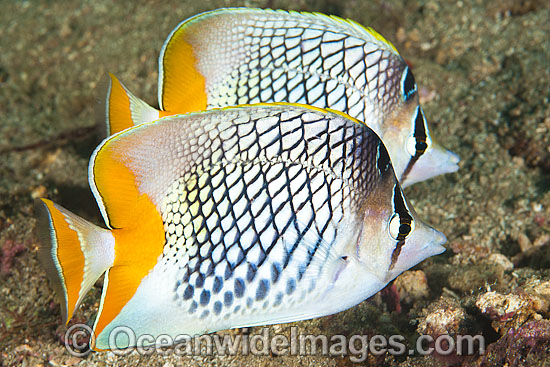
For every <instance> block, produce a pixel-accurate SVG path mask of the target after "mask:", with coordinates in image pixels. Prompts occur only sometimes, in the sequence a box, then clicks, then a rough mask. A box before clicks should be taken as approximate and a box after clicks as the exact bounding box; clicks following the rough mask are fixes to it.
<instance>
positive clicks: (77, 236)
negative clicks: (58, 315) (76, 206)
mask: <svg viewBox="0 0 550 367" xmlns="http://www.w3.org/2000/svg"><path fill="white" fill-rule="evenodd" d="M37 211H38V235H39V237H40V240H41V243H42V246H41V248H40V255H39V258H40V261H41V262H42V265H43V267H44V269H45V270H46V275H47V277H48V279H49V280H50V283H51V284H52V286H53V288H54V290H55V292H56V294H57V296H58V298H59V299H60V303H61V309H62V316H63V321H64V322H68V320H70V319H71V317H72V316H73V313H74V312H75V310H76V309H77V307H78V305H79V304H80V302H81V301H82V299H83V298H84V296H85V295H86V293H88V291H89V290H90V288H91V287H92V286H93V285H94V283H95V282H96V281H97V279H98V278H99V277H100V276H101V275H102V274H103V273H104V272H105V271H106V270H107V269H108V268H109V267H111V266H112V265H113V261H114V256H115V250H114V243H115V241H114V237H113V235H112V234H111V231H109V230H106V229H103V228H100V227H98V226H96V225H94V224H92V223H90V222H88V221H86V220H84V219H82V218H80V217H79V216H77V215H76V214H73V213H71V212H69V211H68V210H66V209H64V208H63V207H61V206H59V205H57V204H55V203H54V202H52V201H50V200H47V199H41V201H39V202H38V204H37Z"/></svg>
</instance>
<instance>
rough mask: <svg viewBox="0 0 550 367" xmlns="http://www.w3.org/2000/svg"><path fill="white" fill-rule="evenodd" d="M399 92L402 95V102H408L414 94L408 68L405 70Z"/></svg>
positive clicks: (414, 86)
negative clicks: (400, 91)
mask: <svg viewBox="0 0 550 367" xmlns="http://www.w3.org/2000/svg"><path fill="white" fill-rule="evenodd" d="M401 90H402V93H403V100H405V101H408V100H409V99H410V98H411V97H412V95H413V94H415V93H416V90H417V88H416V82H415V80H414V76H413V74H412V72H411V69H410V68H409V67H408V66H407V68H406V69H405V73H404V77H403V84H402V85H401Z"/></svg>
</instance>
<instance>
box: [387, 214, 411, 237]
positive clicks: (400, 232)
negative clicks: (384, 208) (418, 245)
mask: <svg viewBox="0 0 550 367" xmlns="http://www.w3.org/2000/svg"><path fill="white" fill-rule="evenodd" d="M388 230H389V234H390V237H391V238H393V239H394V240H395V241H403V240H405V239H406V238H407V237H408V236H409V235H410V234H411V233H412V232H413V231H414V219H412V218H411V219H410V220H409V219H408V218H405V220H401V217H400V216H399V214H398V213H394V214H393V215H392V216H391V218H390V223H389V225H388Z"/></svg>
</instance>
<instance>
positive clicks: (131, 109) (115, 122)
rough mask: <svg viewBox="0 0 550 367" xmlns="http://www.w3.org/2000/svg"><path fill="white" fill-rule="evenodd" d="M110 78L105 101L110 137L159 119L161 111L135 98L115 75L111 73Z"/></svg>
mask: <svg viewBox="0 0 550 367" xmlns="http://www.w3.org/2000/svg"><path fill="white" fill-rule="evenodd" d="M109 77H110V81H109V88H108V90H107V98H106V101H105V104H106V110H107V111H106V122H107V132H108V133H109V135H113V134H116V133H118V132H119V131H122V130H124V129H127V128H129V127H131V126H134V125H139V124H141V123H144V122H149V121H154V120H156V119H158V118H159V116H160V115H159V113H160V111H158V110H157V109H155V108H153V107H151V106H149V105H148V104H147V103H145V102H144V101H142V100H141V99H139V98H138V97H136V96H134V95H133V94H132V92H130V91H129V90H128V88H126V87H125V86H124V85H123V84H122V83H121V82H120V81H119V80H118V79H117V77H116V76H114V75H113V74H111V73H109Z"/></svg>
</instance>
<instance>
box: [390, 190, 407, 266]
mask: <svg viewBox="0 0 550 367" xmlns="http://www.w3.org/2000/svg"><path fill="white" fill-rule="evenodd" d="M393 208H394V212H395V213H397V215H398V216H399V233H398V235H397V244H396V245H395V249H394V250H393V252H392V254H391V263H390V268H389V270H392V269H393V267H394V266H395V264H396V263H397V259H398V258H399V254H400V253H401V248H403V246H405V241H406V238H407V236H408V235H409V234H410V233H411V231H412V221H413V219H412V217H411V215H410V214H409V211H408V209H407V206H406V205H405V199H404V198H403V194H402V193H401V190H400V189H399V186H398V185H395V186H394V188H393Z"/></svg>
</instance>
